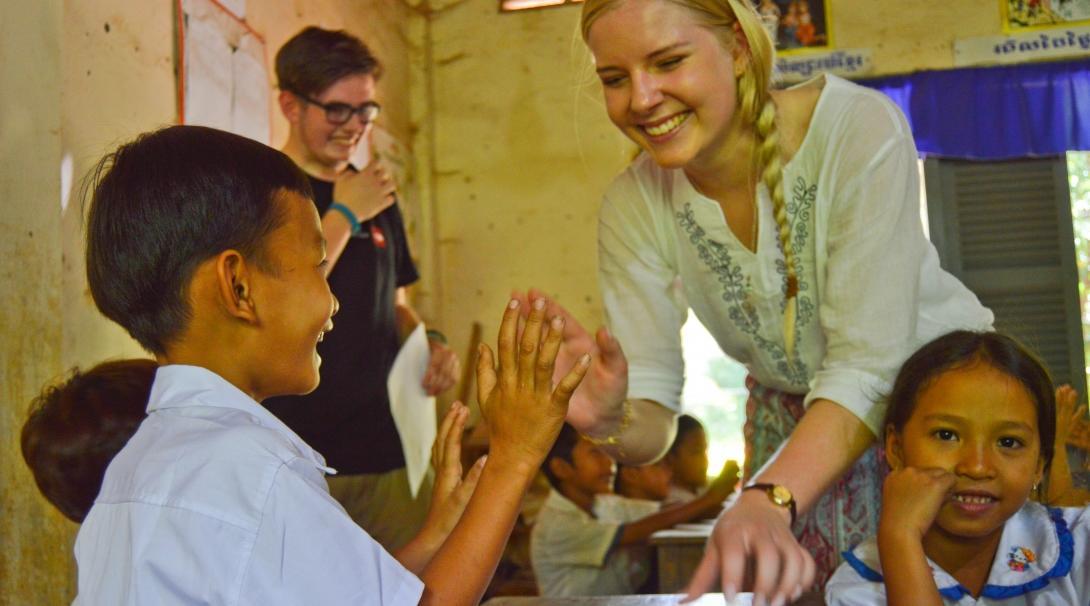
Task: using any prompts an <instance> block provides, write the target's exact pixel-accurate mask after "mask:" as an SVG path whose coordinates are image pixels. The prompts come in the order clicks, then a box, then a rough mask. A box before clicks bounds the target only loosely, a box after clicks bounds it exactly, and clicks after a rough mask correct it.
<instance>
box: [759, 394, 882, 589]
mask: <svg viewBox="0 0 1090 606" xmlns="http://www.w3.org/2000/svg"><path fill="white" fill-rule="evenodd" d="M746 387H747V388H749V398H748V399H747V400H746V425H745V437H746V464H745V473H744V477H745V480H746V481H747V482H748V481H749V479H750V478H751V477H752V476H753V474H754V473H756V472H757V470H759V469H761V467H763V466H764V464H765V463H767V462H768V460H769V459H770V458H771V457H772V455H773V454H774V453H775V452H776V450H777V449H778V448H779V447H780V445H781V444H783V442H784V441H785V440H787V437H788V436H790V435H791V432H792V431H793V430H794V429H795V425H797V424H798V422H799V419H801V418H802V414H803V412H805V409H804V408H803V406H802V401H803V398H804V396H800V395H795V394H789V393H785V392H782V391H778V390H775V389H769V388H767V387H764V386H762V385H761V384H759V383H757V381H755V380H754V379H753V378H752V377H746ZM885 474H886V462H885V457H884V455H883V453H882V451H881V449H880V448H879V447H878V445H875V446H872V447H871V448H869V449H868V450H867V451H866V452H865V453H863V456H862V457H860V458H859V460H857V461H856V462H855V465H853V466H852V468H851V469H849V470H848V473H847V474H845V475H844V476H843V477H841V478H840V480H838V481H837V482H836V483H835V484H833V486H832V487H831V488H829V490H828V491H826V492H825V494H824V495H822V497H821V499H820V500H819V501H818V502H817V503H816V504H815V505H814V506H813V507H812V508H811V509H810V511H808V512H807V513H806V514H805V515H800V516H799V518H798V520H796V521H795V527H794V529H793V530H794V532H795V536H796V537H797V538H798V540H799V543H800V544H801V545H802V546H803V547H804V548H806V550H807V551H809V552H810V554H811V555H813V556H814V563H815V564H817V583H818V586H819V587H822V588H824V587H825V582H826V581H828V580H829V577H831V576H832V574H833V572H834V571H835V570H836V567H837V566H839V565H840V561H841V556H840V554H841V553H842V552H844V551H847V550H849V549H851V548H852V547H855V546H856V545H857V544H858V543H860V542H862V541H863V540H864V539H866V538H869V537H871V536H873V535H875V534H877V532H878V512H879V508H880V506H881V503H882V479H883V478H884V477H885ZM788 488H790V486H788Z"/></svg>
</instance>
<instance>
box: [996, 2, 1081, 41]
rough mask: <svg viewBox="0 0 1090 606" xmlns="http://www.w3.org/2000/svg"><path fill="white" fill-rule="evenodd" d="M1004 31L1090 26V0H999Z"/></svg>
mask: <svg viewBox="0 0 1090 606" xmlns="http://www.w3.org/2000/svg"><path fill="white" fill-rule="evenodd" d="M999 10H1000V12H1001V13H1002V15H1003V31H1005V32H1008V33H1010V32H1014V31H1024V30H1026V29H1039V28H1044V27H1057V26H1068V25H1076V24H1090V0H999Z"/></svg>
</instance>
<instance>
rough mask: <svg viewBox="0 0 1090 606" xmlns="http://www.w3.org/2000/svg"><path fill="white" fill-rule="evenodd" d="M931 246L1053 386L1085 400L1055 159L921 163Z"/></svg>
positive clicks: (1065, 209)
mask: <svg viewBox="0 0 1090 606" xmlns="http://www.w3.org/2000/svg"><path fill="white" fill-rule="evenodd" d="M924 176H925V183H926V188H927V207H928V218H929V219H928V222H929V224H930V225H929V227H930V230H931V239H932V241H933V242H934V243H935V247H936V248H937V249H938V251H939V258H940V260H941V262H942V266H943V268H945V269H946V270H947V271H949V272H950V273H952V274H954V275H955V276H957V277H958V278H960V279H961V281H962V282H964V283H965V285H966V286H968V287H969V289H970V290H972V291H973V292H974V293H976V295H977V297H979V298H980V301H981V302H982V303H983V304H984V305H986V306H987V307H988V308H990V309H991V310H992V311H993V312H994V313H995V327H996V329H997V330H1000V331H1003V332H1006V333H1008V334H1011V335H1013V336H1015V337H1017V338H1018V339H1019V340H1021V341H1022V342H1023V343H1025V344H1026V345H1028V346H1029V347H1031V348H1033V349H1034V350H1035V351H1036V352H1037V353H1038V354H1039V355H1040V356H1041V357H1042V358H1044V360H1045V362H1046V363H1047V364H1048V367H1049V371H1050V372H1051V373H1052V377H1053V380H1054V381H1055V382H1056V384H1057V385H1059V384H1062V383H1069V384H1071V386H1073V387H1074V388H1075V389H1077V390H1079V394H1080V395H1081V397H1082V398H1084V399H1085V397H1086V371H1085V368H1084V358H1083V350H1082V323H1081V320H1080V317H1079V293H1078V270H1077V269H1076V267H1075V243H1074V233H1073V228H1072V223H1071V202H1070V198H1069V191H1068V184H1067V167H1066V164H1065V162H1064V159H1063V158H1062V157H1061V158H1033V159H1023V160H1014V161H1006V162H972V161H965V160H945V159H936V158H929V159H927V160H926V161H925V163H924Z"/></svg>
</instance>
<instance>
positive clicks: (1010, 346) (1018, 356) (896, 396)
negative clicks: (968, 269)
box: [885, 330, 1056, 477]
mask: <svg viewBox="0 0 1090 606" xmlns="http://www.w3.org/2000/svg"><path fill="white" fill-rule="evenodd" d="M978 363H983V364H987V365H989V366H991V367H992V368H994V369H996V370H998V371H999V372H1002V373H1003V374H1005V375H1007V376H1009V377H1012V378H1014V379H1016V380H1017V381H1018V382H1019V383H1021V384H1022V386H1023V387H1025V388H1026V391H1027V392H1029V394H1030V396H1031V397H1032V398H1033V403H1034V405H1035V406H1036V407H1037V431H1038V435H1039V438H1040V441H1041V459H1042V460H1043V461H1044V462H1045V467H1044V468H1045V477H1047V476H1048V468H1049V466H1050V465H1051V464H1052V455H1053V451H1054V444H1053V442H1054V441H1055V438H1056V392H1055V388H1054V387H1053V385H1052V378H1051V377H1050V376H1049V374H1048V369H1046V368H1045V365H1044V364H1043V363H1042V362H1041V360H1040V359H1039V358H1038V357H1037V356H1036V355H1034V354H1033V352H1031V351H1030V350H1029V349H1027V348H1026V347H1024V346H1023V345H1022V344H1021V343H1019V342H1018V341H1016V340H1015V339H1014V338H1012V337H1009V336H1007V335H1004V334H1002V333H997V332H973V331H968V330H957V331H954V332H951V333H947V334H945V335H943V336H941V337H938V338H937V339H935V340H933V341H931V342H930V343H927V344H926V345H924V346H923V347H921V348H920V349H919V350H917V351H916V353H914V354H912V356H911V357H909V358H908V360H906V361H905V363H904V365H903V366H901V371H900V372H899V373H898V374H897V378H896V380H895V381H894V383H893V390H892V391H891V392H890V394H889V396H888V397H887V398H886V400H887V402H888V405H889V408H888V410H887V412H886V422H885V426H886V427H887V428H892V429H893V430H894V431H896V432H898V433H900V432H901V431H902V430H903V429H904V426H905V423H907V422H908V419H909V417H911V416H912V412H913V411H914V410H915V408H916V398H917V396H918V395H919V393H920V391H922V390H923V389H924V388H926V387H927V386H928V385H929V384H930V383H931V381H933V380H934V379H935V378H936V377H938V376H939V375H940V374H942V373H944V372H946V371H948V370H952V369H956V368H964V367H967V366H970V365H972V364H978Z"/></svg>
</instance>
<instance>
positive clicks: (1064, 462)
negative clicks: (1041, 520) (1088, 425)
mask: <svg viewBox="0 0 1090 606" xmlns="http://www.w3.org/2000/svg"><path fill="white" fill-rule="evenodd" d="M1080 404H1081V403H1080V402H1079V392H1077V391H1075V388H1073V387H1071V386H1070V385H1061V386H1059V387H1057V388H1056V446H1055V448H1054V451H1055V454H1054V455H1053V459H1052V465H1051V466H1050V467H1051V469H1050V471H1049V474H1048V483H1047V484H1046V485H1047V486H1048V494H1047V497H1046V498H1045V499H1044V502H1045V503H1049V504H1051V505H1059V506H1065V507H1075V506H1082V505H1086V504H1087V503H1090V492H1088V491H1086V490H1084V489H1082V488H1079V487H1077V486H1075V483H1074V479H1073V478H1072V474H1071V471H1072V470H1071V465H1070V463H1069V458H1068V453H1067V441H1068V438H1069V437H1070V436H1071V431H1072V430H1073V429H1074V428H1075V427H1076V426H1077V425H1079V424H1081V423H1085V422H1086V410H1085V409H1084V408H1083V407H1082V406H1081V405H1080Z"/></svg>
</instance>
